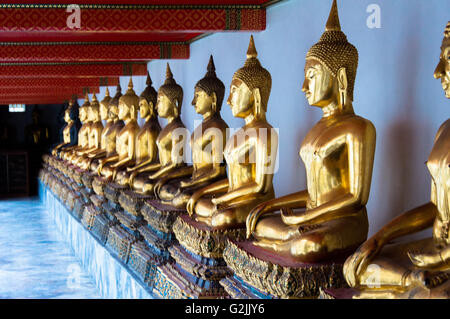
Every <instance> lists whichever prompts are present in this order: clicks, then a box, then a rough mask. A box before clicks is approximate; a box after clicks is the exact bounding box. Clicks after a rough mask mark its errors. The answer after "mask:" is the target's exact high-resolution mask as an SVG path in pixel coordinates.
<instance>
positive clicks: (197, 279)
mask: <svg viewBox="0 0 450 319" xmlns="http://www.w3.org/2000/svg"><path fill="white" fill-rule="evenodd" d="M169 252H170V255H171V257H172V258H173V259H174V260H175V262H176V264H175V265H174V267H175V268H176V270H177V271H176V272H174V274H173V275H176V278H177V282H179V283H181V284H182V285H181V286H178V289H181V290H183V291H186V289H188V290H187V291H190V293H188V295H189V297H190V298H203V297H211V296H215V297H226V296H227V294H226V292H225V290H224V289H223V287H222V286H221V285H220V283H219V281H220V279H222V278H224V277H225V276H230V275H231V271H230V269H229V268H228V267H227V265H226V263H225V261H224V260H223V259H222V258H220V259H214V258H206V257H201V256H198V255H195V254H193V253H192V252H189V251H187V250H186V249H184V248H183V247H181V246H180V245H173V246H171V247H169Z"/></svg>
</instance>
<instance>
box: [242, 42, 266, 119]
mask: <svg viewBox="0 0 450 319" xmlns="http://www.w3.org/2000/svg"><path fill="white" fill-rule="evenodd" d="M257 56H258V52H257V51H256V48H255V41H254V40H253V35H252V36H250V43H249V45H248V50H247V60H246V61H245V63H244V66H243V67H242V68H240V69H238V70H237V71H236V72H235V73H234V75H233V80H234V79H238V80H241V81H242V82H244V83H245V84H246V85H247V87H248V88H249V89H250V91H252V90H253V89H256V88H258V89H259V91H260V94H261V104H262V105H261V106H262V107H263V108H264V111H267V102H268V101H269V96H270V90H271V88H272V77H271V75H270V73H269V71H267V70H266V69H265V68H263V67H262V66H261V63H260V62H259V60H258V58H257Z"/></svg>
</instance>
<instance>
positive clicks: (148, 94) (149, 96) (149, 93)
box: [139, 72, 158, 113]
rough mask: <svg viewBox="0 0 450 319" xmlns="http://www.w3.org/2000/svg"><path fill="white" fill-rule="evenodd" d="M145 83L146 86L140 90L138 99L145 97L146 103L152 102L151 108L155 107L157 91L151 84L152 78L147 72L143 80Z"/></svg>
mask: <svg viewBox="0 0 450 319" xmlns="http://www.w3.org/2000/svg"><path fill="white" fill-rule="evenodd" d="M145 84H146V85H147V87H146V88H145V89H144V91H142V93H141V95H139V100H143V99H145V100H146V101H147V103H148V104H150V102H152V104H153V108H155V106H156V99H157V96H158V93H156V90H155V88H154V87H153V86H152V84H153V82H152V79H151V78H150V73H149V72H147V80H146V81H145ZM152 113H155V112H152Z"/></svg>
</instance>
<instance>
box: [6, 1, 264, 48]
mask: <svg viewBox="0 0 450 319" xmlns="http://www.w3.org/2000/svg"><path fill="white" fill-rule="evenodd" d="M79 6H80V28H79V29H78V28H77V27H75V28H74V27H71V26H70V25H68V23H67V21H68V18H69V17H70V16H72V15H73V13H72V11H70V12H67V11H66V10H67V4H0V31H33V32H36V31H50V32H52V31H60V32H61V31H62V32H69V33H74V32H97V33H98V32H152V31H156V32H164V31H189V32H195V31H196V32H199V31H200V32H217V31H224V30H245V31H261V30H264V29H265V26H266V10H265V8H262V7H261V6H259V5H203V6H197V5H192V4H187V5H181V6H180V5H175V6H174V5H169V6H168V5H165V6H158V5H141V4H138V5H118V4H104V5H97V4H95V5H92V4H91V5H89V4H85V5H83V4H80V5H79ZM69 21H71V19H70V20H69ZM60 41H64V40H60Z"/></svg>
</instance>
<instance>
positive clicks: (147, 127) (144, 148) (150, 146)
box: [116, 73, 161, 185]
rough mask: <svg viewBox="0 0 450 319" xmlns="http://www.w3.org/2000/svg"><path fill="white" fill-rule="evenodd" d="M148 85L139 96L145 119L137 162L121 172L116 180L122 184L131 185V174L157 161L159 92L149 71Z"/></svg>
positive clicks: (138, 139) (137, 141) (138, 144)
mask: <svg viewBox="0 0 450 319" xmlns="http://www.w3.org/2000/svg"><path fill="white" fill-rule="evenodd" d="M146 85H147V87H146V88H145V89H144V91H142V93H141V95H140V96H139V114H140V116H141V118H142V119H144V120H145V123H144V125H143V126H142V127H141V129H140V130H139V132H138V134H137V136H136V142H135V143H136V146H135V148H136V163H135V165H134V166H129V167H127V169H126V170H122V171H121V172H119V174H118V175H117V178H116V182H117V183H118V184H120V185H129V182H130V176H131V175H132V174H133V172H137V171H138V170H140V169H141V168H143V167H146V166H148V165H152V164H154V163H157V161H158V149H157V146H156V139H157V138H158V135H159V133H160V132H161V126H160V125H159V122H158V116H157V114H156V111H155V106H156V100H157V93H156V90H155V89H154V88H153V86H152V79H151V78H150V74H149V73H147V80H146Z"/></svg>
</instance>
